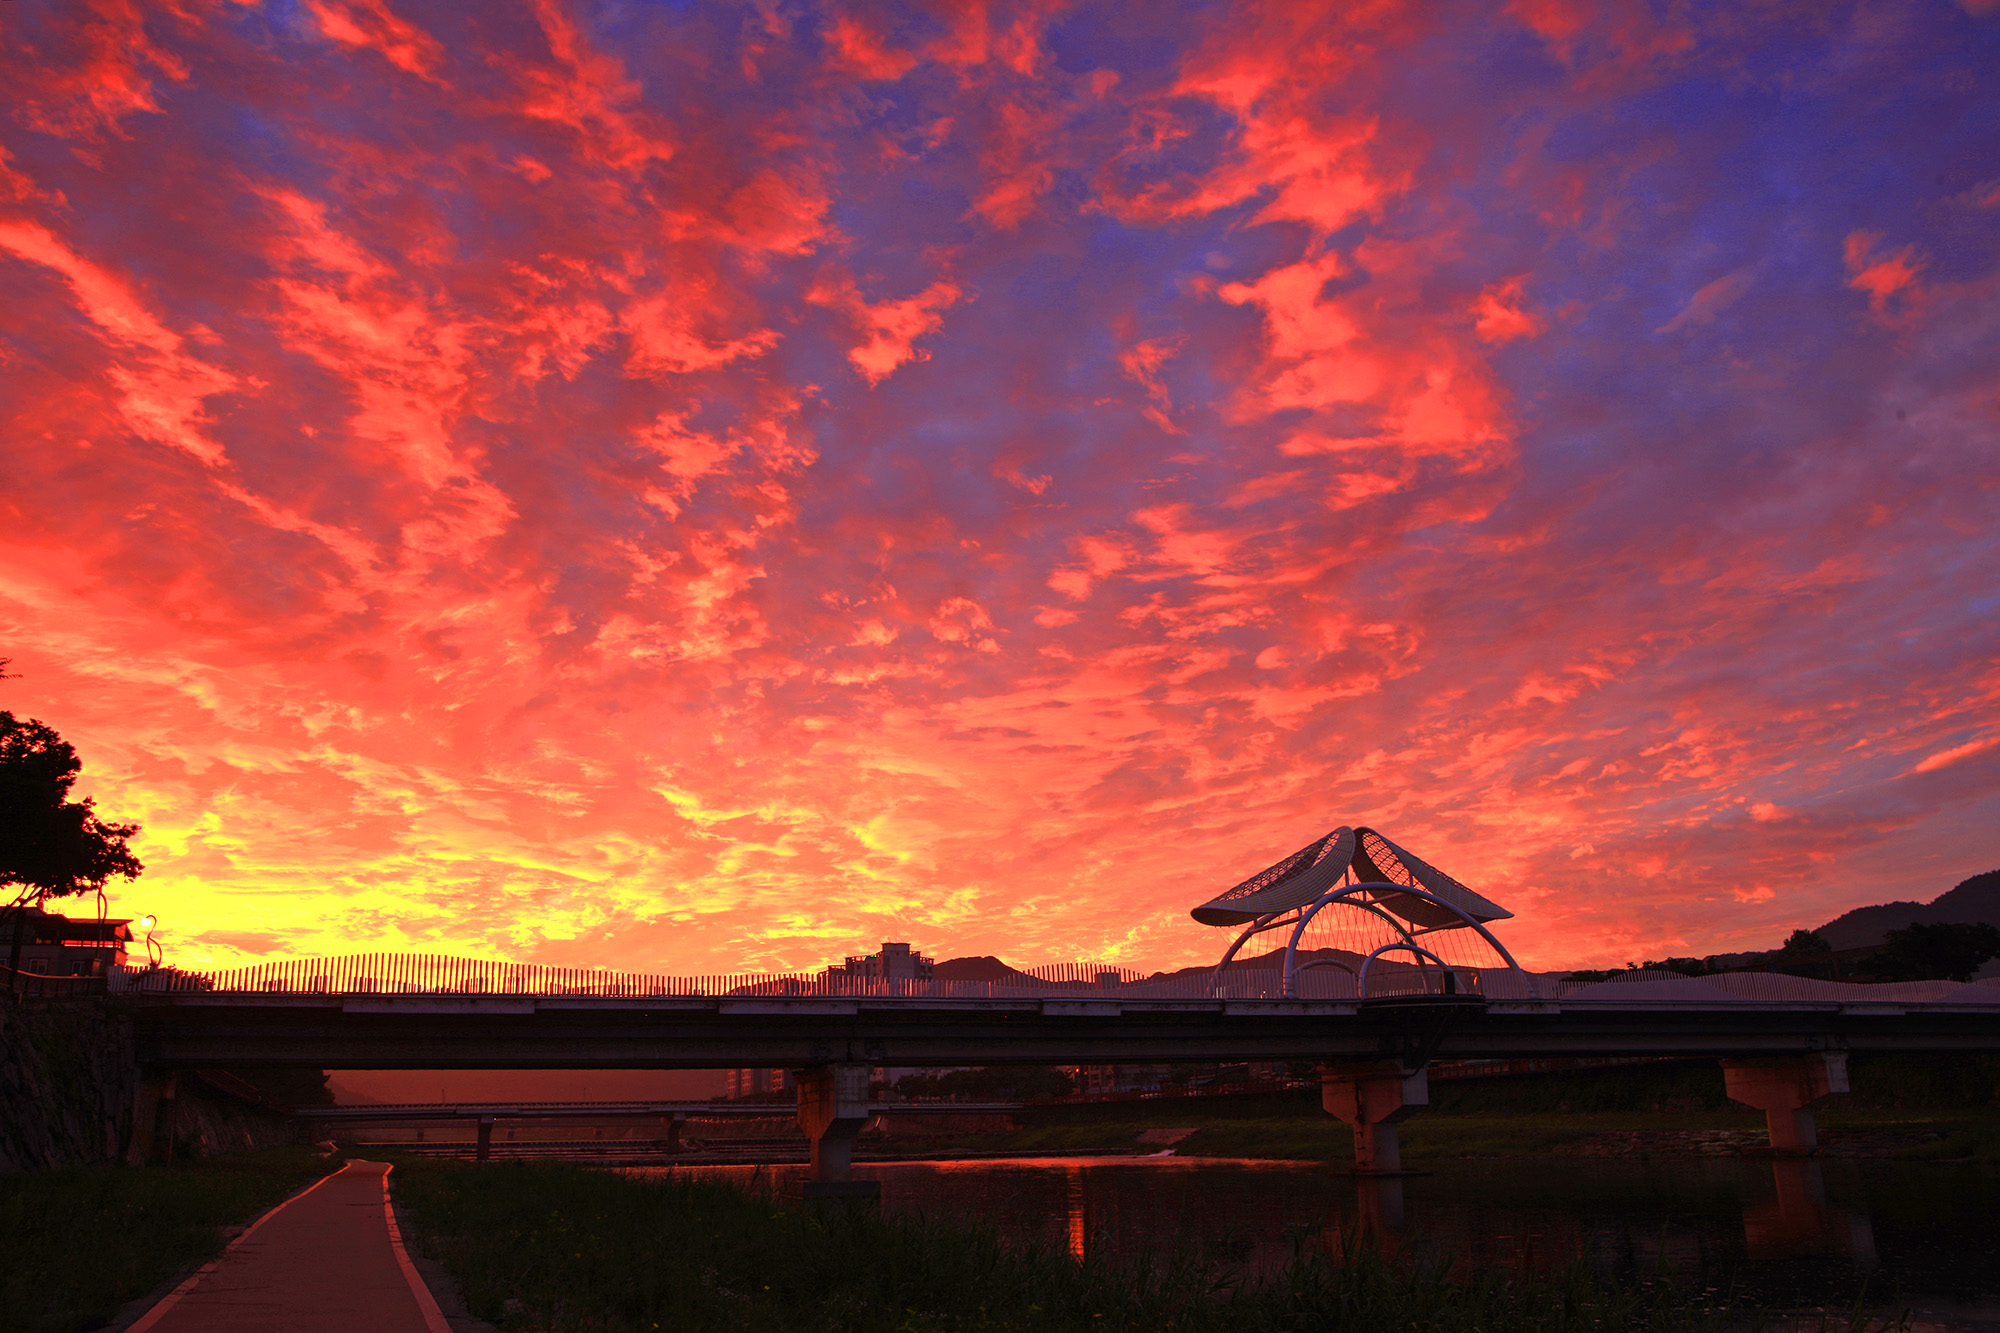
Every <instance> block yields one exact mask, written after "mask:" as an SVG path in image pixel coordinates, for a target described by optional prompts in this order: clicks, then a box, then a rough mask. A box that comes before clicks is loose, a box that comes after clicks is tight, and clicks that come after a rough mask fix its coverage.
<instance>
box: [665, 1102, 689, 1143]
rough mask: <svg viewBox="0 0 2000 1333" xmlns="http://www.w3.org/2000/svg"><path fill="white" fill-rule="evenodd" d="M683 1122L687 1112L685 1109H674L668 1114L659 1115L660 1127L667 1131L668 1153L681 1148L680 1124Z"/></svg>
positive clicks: (685, 1120)
mask: <svg viewBox="0 0 2000 1333" xmlns="http://www.w3.org/2000/svg"><path fill="white" fill-rule="evenodd" d="M685 1124H687V1112H685V1111H676V1112H674V1113H673V1114H672V1115H670V1116H662V1117H661V1127H662V1128H663V1129H665V1130H666V1131H667V1151H668V1152H669V1153H677V1152H679V1151H680V1150H681V1126H683V1125H685Z"/></svg>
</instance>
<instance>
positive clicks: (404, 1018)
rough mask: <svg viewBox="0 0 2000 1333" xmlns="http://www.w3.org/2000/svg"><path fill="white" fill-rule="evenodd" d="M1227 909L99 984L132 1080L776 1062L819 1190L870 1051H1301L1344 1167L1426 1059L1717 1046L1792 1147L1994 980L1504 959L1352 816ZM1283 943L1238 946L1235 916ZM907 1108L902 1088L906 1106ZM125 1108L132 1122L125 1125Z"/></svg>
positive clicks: (1377, 1142) (307, 964) (1377, 1131)
mask: <svg viewBox="0 0 2000 1333" xmlns="http://www.w3.org/2000/svg"><path fill="white" fill-rule="evenodd" d="M1194 915H1195V917H1196V919H1197V920H1201V921H1205V922H1208V923H1210V924H1215V925H1223V926H1242V927H1244V929H1243V930H1242V931H1241V933H1240V934H1238V935H1237V936H1236V938H1235V940H1234V942H1233V943H1232V944H1231V945H1230V946H1229V948H1228V950H1227V952H1226V953H1225V954H1224V955H1223V956H1222V959H1221V961H1220V962H1219V963H1218V964H1217V966H1216V967H1215V968H1214V969H1212V970H1210V971H1207V972H1202V973H1197V974H1194V975H1192V976H1190V975H1186V974H1182V975H1177V976H1157V975H1156V976H1153V977H1142V976H1139V975H1138V974H1136V973H1132V972H1127V971H1122V970H1119V969H1114V968H1100V967H1090V966H1083V967H1061V968H1046V969H1037V970H1034V971H1029V972H1020V973H1015V974H1013V975H1012V976H1010V977H1009V978H1007V979H1005V980H1003V981H995V982H962V981H920V980H888V979H864V978H857V977H853V976H850V975H848V974H845V973H840V972H833V971H829V972H826V973H821V974H818V975H793V976H737V977H709V978H686V977H653V976H637V975H631V974H614V973H606V972H590V971H582V970H575V969H552V968H538V967H532V966H527V965H520V964H491V963H481V962H478V961H474V960H452V959H430V958H416V959H413V958H398V957H393V956H388V955H364V956H360V957H355V958H347V959H332V960H326V959H318V960H302V961H295V962H290V963H283V964H267V965H264V966H261V967H255V968H247V969H239V970H237V971H234V972H226V973H216V974H212V975H208V976H195V975H190V974H186V973H171V974H169V973H166V972H164V971H160V970H154V971H150V972H136V973H132V974H128V975H126V976H124V977H122V978H120V979H119V983H118V984H119V987H120V988H121V990H122V993H124V994H126V995H128V996H129V997H130V1000H131V1003H132V1006H133V1011H134V1015H135V1024H136V1029H137V1033H138V1039H139V1045H140V1054H141V1060H142V1063H143V1064H144V1065H145V1067H146V1068H147V1069H148V1070H149V1071H151V1078H150V1079H149V1080H148V1087H149V1088H151V1089H152V1092H151V1093H150V1095H151V1096H153V1097H155V1098H157V1097H158V1096H160V1095H161V1090H162V1089H164V1088H165V1087H166V1084H165V1082H164V1080H166V1079H168V1078H169V1077H170V1076H171V1074H172V1072H173V1071H174V1070H177V1069H191V1068H212V1067H230V1066H236V1067H253V1066H292V1067H304V1068H313V1069H325V1068H345V1069H445V1068H461V1069H479V1068H489V1069H519V1068H541V1069H713V1068H737V1067H767V1068H787V1069H792V1070H795V1071H797V1074H796V1078H797V1084H798V1105H797V1115H798V1118H799V1122H800V1124H801V1127H802V1128H803V1129H804V1130H805V1132H806V1134H807V1136H808V1137H809V1138H810V1140H811V1141H812V1163H813V1175H814V1178H815V1180H817V1181H819V1182H821V1184H822V1185H824V1186H825V1187H826V1188H827V1189H828V1190H829V1191H832V1192H838V1189H839V1187H840V1185H841V1182H845V1181H846V1179H847V1174H848V1165H849V1161H850V1157H851V1147H852V1143H853V1140H854V1137H855V1136H856V1135H857V1134H858V1133H859V1132H860V1130H861V1129H862V1127H863V1126H865V1125H866V1124H867V1123H868V1121H869V1120H870V1119H871V1118H872V1117H873V1116H874V1115H875V1114H876V1113H877V1110H878V1108H876V1107H874V1106H872V1105H871V1104H870V1102H869V1100H868V1082H869V1072H870V1070H871V1069H872V1068H875V1067H880V1066H890V1065H897V1066H918V1067H922V1066H949V1065H994V1064H1147V1063H1173V1062H1217V1063H1225V1062H1236V1061H1246V1060H1247V1061H1292V1060H1304V1061H1313V1062H1316V1063H1317V1064H1318V1065H1319V1067H1320V1069H1321V1077H1322V1104H1323V1106H1324V1107H1325V1109H1326V1110H1327V1111H1329V1112H1330V1113H1332V1114H1333V1115H1335V1116H1336V1117H1338V1118H1339V1119H1341V1120H1342V1121H1344V1122H1346V1123H1347V1124H1348V1125H1349V1126H1350V1128H1351V1129H1352V1131H1353V1134H1354V1138H1355V1164H1356V1170H1357V1171H1358V1172H1361V1173H1371V1172H1372V1173H1394V1172H1398V1171H1400V1169H1401V1156H1400V1146H1399V1143H1398V1137H1397V1129H1396V1126H1397V1123H1398V1122H1399V1121H1400V1120H1401V1119H1403V1118H1404V1117H1405V1116H1407V1115H1408V1114H1409V1113H1410V1112H1411V1111H1412V1110H1414V1109H1415V1108H1417V1107H1420V1106H1422V1105H1425V1104H1426V1103H1427V1101H1428V1096H1429V1093H1428V1079H1427V1075H1426V1069H1427V1067H1428V1065H1429V1063H1430V1062H1431V1061H1432V1060H1433V1059H1450V1060H1485V1059H1500V1058H1529V1059H1532V1058H1545V1057H1572V1058H1573V1057H1629V1056H1678V1057H1683V1058H1710V1059H1716V1060H1718V1061H1720V1062H1721V1063H1722V1066H1723V1068H1724V1071H1725V1077H1726V1080H1727V1086H1728V1090H1729V1095H1730V1096H1731V1097H1732V1098H1735V1099H1736V1100H1738V1101H1740V1102H1743V1103H1744V1104H1746V1105H1750V1106H1753V1107H1756V1108H1758V1109H1760V1110H1763V1111H1764V1112H1765V1115H1766V1122H1767V1125H1768V1127H1769V1132H1770V1140H1771V1145H1772V1147H1773V1148H1774V1149H1775V1150H1777V1151H1779V1152H1781V1153H1796V1154H1805V1153H1810V1152H1812V1151H1813V1150H1814V1148H1815V1146H1816V1137H1815V1130H1814V1125H1813V1117H1812V1112H1811V1110H1810V1107H1811V1105H1812V1103H1813V1102H1815V1101H1817V1100H1818V1099H1819V1098H1821V1097H1824V1096H1826V1095H1827V1094H1829V1093H1834V1092H1842V1091H1845V1090H1846V1089H1847V1080H1846V1062H1847V1058H1848V1056H1849V1055H1850V1054H1854V1053H1872V1052H1898V1053H1911V1052H1937V1053H1946V1054H1969V1053H1973V1052H1990V1051H2000V988H1994V987H1987V986H1978V985H1961V984H1958V983H1953V982H1917V983H1908V984H1902V985H1873V986H1869V985H1851V984H1843V983H1838V982H1827V981H1816V980H1810V979H1805V978H1798V977H1791V976H1784V975H1777V974H1754V973H1752V974H1733V975H1728V976H1721V977H1706V978H1687V977H1679V976H1673V975H1669V974H1647V973H1635V974H1632V975H1631V976H1630V977H1629V978H1621V979H1618V980H1613V981H1607V982H1599V983H1595V984H1587V985H1572V984H1569V983H1566V982H1564V981H1561V980H1559V979H1558V978H1555V977H1553V976H1536V975H1534V974H1531V973H1528V972H1526V971H1524V970H1523V969H1522V968H1520V967H1519V965H1518V964H1516V963H1515V961H1514V959H1513V958H1512V956H1511V955H1510V954H1508V952H1507V951H1506V949H1505V947H1504V946H1503V945H1501V944H1500V942H1499V940H1498V939H1497V938H1496V937H1495V936H1494V935H1493V933H1492V931H1491V929H1490V926H1489V924H1488V923H1490V922H1492V921H1496V920H1500V919H1503V918H1505V917H1506V916H1507V915H1508V913H1507V912H1506V911H1505V909H1503V908H1501V907H1499V906H1498V905H1497V904H1495V903H1493V902H1491V901H1490V900H1488V899H1486V898H1484V897H1481V896H1480V895H1478V894H1476V893H1473V892H1472V891H1471V890H1470V889H1467V888H1465V887H1464V886H1463V885H1460V884H1458V883H1457V881H1455V880H1452V879H1450V878H1449V877H1448V876H1445V875H1444V874H1443V873H1442V872H1440V871H1437V870H1436V869H1435V868H1434V867H1431V866H1429V865H1428V864H1427V863H1425V862H1423V861H1421V860H1419V859H1418V858H1416V857H1415V856H1413V855H1411V854H1410V853H1408V852H1406V851H1404V850H1403V849H1401V848H1399V847H1396V846H1395V845H1394V844H1393V843H1390V842H1388V840H1387V839H1385V838H1382V837H1381V836H1380V835H1379V834H1377V833H1374V832H1373V831H1372V830H1368V829H1360V830H1356V829H1348V828H1342V829H1337V830H1335V831H1334V832H1333V833H1330V834H1328V835H1327V836H1326V837H1325V838H1323V839H1320V840H1319V841H1318V842H1315V843H1314V844H1312V845H1310V846H1308V847H1307V848H1304V849H1302V850H1301V851H1300V852H1297V853H1294V854H1293V855H1292V856H1290V857H1287V858H1285V860H1283V861H1281V862H1279V863H1277V864H1276V865H1274V866H1273V867H1271V868H1270V869H1269V870H1266V871H1264V872H1262V873H1261V874H1259V875H1258V876H1254V877H1252V879H1251V880H1248V881H1245V883H1244V884H1242V885H1238V886H1236V887H1235V888H1233V889H1231V890H1229V891H1228V892H1226V893H1224V894H1222V895H1219V896H1218V897H1217V898H1216V899H1214V900H1211V901H1210V902H1209V903H1206V904H1203V905H1202V906H1201V907H1199V908H1197V909H1195V913H1194ZM1272 930H1284V931H1286V932H1287V935H1286V944H1285V946H1284V948H1283V949H1282V950H1274V951H1272V952H1271V953H1268V954H1266V955H1264V956H1263V957H1261V958H1253V959H1248V960H1243V959H1239V958H1238V956H1237V955H1238V954H1239V952H1240V950H1241V949H1242V947H1243V945H1244V944H1245V943H1246V942H1247V941H1248V940H1250V939H1251V938H1253V937H1254V936H1256V935H1258V934H1261V933H1264V932H1266V931H1272ZM912 1109H914V1108H912ZM142 1123H144V1122H143V1121H142Z"/></svg>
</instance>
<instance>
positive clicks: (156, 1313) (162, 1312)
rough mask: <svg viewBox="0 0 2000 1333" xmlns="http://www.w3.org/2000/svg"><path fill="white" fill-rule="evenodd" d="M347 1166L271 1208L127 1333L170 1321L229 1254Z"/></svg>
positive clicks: (137, 1332)
mask: <svg viewBox="0 0 2000 1333" xmlns="http://www.w3.org/2000/svg"><path fill="white" fill-rule="evenodd" d="M347 1165H348V1164H347V1163H346V1162H342V1163H341V1164H340V1171H329V1172H327V1173H326V1174H325V1175H323V1176H321V1177H320V1178H319V1179H318V1180H315V1181H314V1182H313V1183H312V1184H310V1185H308V1186H306V1187H305V1188H304V1189H302V1190H300V1191H299V1192H298V1193H297V1194H294V1195H292V1196H291V1197H290V1198H289V1199H286V1200H284V1201H283V1202H281V1203H279V1204H277V1205H276V1206H275V1207H273V1208H271V1209H269V1210H268V1211H266V1212H265V1214H264V1215H263V1216H262V1217H260V1218H258V1219H257V1220H256V1221H255V1222H252V1223H251V1224H250V1225H249V1226H247V1227H245V1228H243V1230H241V1231H239V1232H237V1233H236V1238H235V1239H234V1240H232V1241H230V1242H229V1243H228V1244H227V1245H225V1246H223V1247H222V1250H221V1252H220V1253H218V1254H217V1255H216V1256H215V1257H214V1258H213V1259H210V1260H209V1261H208V1262H207V1263H205V1264H203V1265H202V1266H201V1267H200V1268H197V1269H195V1270H194V1272H193V1273H190V1274H189V1275H188V1279H187V1281H185V1282H183V1283H181V1284H180V1285H179V1286H178V1287H175V1288H174V1289H173V1290H172V1291H170V1292H168V1293H167V1294H166V1295H164V1296H162V1297H160V1301H159V1304H157V1305H155V1306H154V1307H153V1308H152V1309H150V1310H148V1311H146V1313H144V1314H142V1315H140V1316H139V1317H138V1319H136V1320H134V1321H133V1322H132V1323H130V1324H128V1325H126V1328H125V1333H146V1330H147V1329H149V1328H151V1327H152V1326H153V1325H155V1324H157V1323H159V1322H160V1320H162V1319H164V1318H166V1315H167V1311H169V1310H171V1309H173V1308H174V1307H175V1306H176V1305H179V1304H180V1302H181V1297H183V1296H185V1295H187V1294H188V1293H189V1292H191V1291H193V1290H194V1288H195V1284H196V1283H198V1282H200V1281H201V1280H202V1279H203V1278H205V1277H207V1276H208V1275H209V1274H210V1273H213V1272H214V1271H215V1270H216V1267H217V1265H219V1264H221V1262H222V1261H223V1260H224V1259H226V1258H228V1257H229V1252H230V1251H231V1250H233V1249H235V1248H236V1247H237V1246H238V1245H241V1244H242V1243H243V1242H244V1241H246V1240H249V1239H250V1237H251V1236H252V1235H253V1234H255V1232H256V1230H257V1228H258V1227H261V1226H263V1225H264V1224H265V1223H266V1222H268V1221H270V1220H271V1219H272V1218H274V1217H276V1216H277V1215H278V1214H279V1213H281V1212H283V1211H284V1210H285V1209H287V1208H289V1207H291V1206H292V1205H293V1204H295V1203H297V1202H298V1201H299V1200H300V1199H303V1198H305V1197H306V1195H308V1194H311V1193H312V1192H313V1191H314V1190H316V1189H318V1188H319V1187H320V1186H321V1185H324V1184H326V1182H327V1181H329V1180H332V1179H333V1178H334V1177H335V1176H337V1175H339V1174H341V1172H342V1171H345V1170H347Z"/></svg>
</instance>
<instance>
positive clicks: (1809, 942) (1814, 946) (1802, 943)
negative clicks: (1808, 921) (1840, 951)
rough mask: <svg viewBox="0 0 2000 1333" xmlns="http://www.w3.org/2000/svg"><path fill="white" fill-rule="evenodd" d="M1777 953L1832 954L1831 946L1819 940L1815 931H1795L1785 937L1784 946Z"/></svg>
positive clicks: (1818, 934) (1818, 935)
mask: <svg viewBox="0 0 2000 1333" xmlns="http://www.w3.org/2000/svg"><path fill="white" fill-rule="evenodd" d="M1778 952H1779V953H1789V954H1801V953H1832V952H1833V946H1832V945H1831V944H1828V943H1827V942H1826V941H1825V940H1824V939H1822V938H1820V933H1819V932H1818V931H1816V930H1795V931H1793V932H1792V933H1791V934H1789V935H1787V936H1785V946H1784V948H1782V949H1780V950H1779V951H1778Z"/></svg>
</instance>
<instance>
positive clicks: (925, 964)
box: [827, 941, 933, 981]
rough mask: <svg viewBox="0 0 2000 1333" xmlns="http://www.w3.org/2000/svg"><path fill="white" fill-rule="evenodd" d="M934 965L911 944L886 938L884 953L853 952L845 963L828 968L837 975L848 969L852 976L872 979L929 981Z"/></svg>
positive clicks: (883, 947) (883, 946)
mask: <svg viewBox="0 0 2000 1333" xmlns="http://www.w3.org/2000/svg"><path fill="white" fill-rule="evenodd" d="M932 967H933V965H932V962H931V960H930V959H928V958H926V957H924V956H923V955H922V954H920V953H912V952H911V951H910V946H909V945H907V944H892V943H889V942H888V941H884V942H883V944H882V949H881V952H879V953H871V954H864V955H862V956H860V957H858V958H857V957H855V956H853V955H851V954H850V955H849V956H848V959H847V961H846V962H845V963H842V964H841V965H840V966H839V967H830V968H828V969H827V971H828V972H830V973H833V974H835V975H838V974H840V973H843V972H844V973H846V974H847V975H848V976H851V977H865V978H867V979H868V980H870V981H929V980H930V979H931V975H932Z"/></svg>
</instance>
